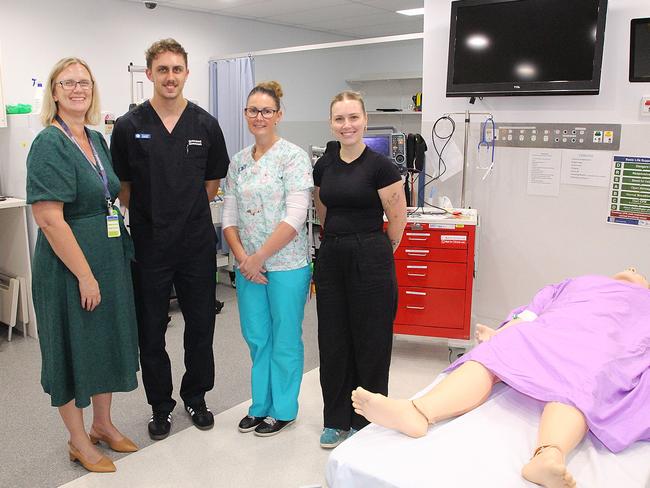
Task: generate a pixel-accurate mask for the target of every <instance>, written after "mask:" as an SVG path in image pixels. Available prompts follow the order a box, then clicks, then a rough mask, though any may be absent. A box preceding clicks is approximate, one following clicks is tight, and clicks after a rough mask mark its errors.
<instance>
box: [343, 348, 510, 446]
mask: <svg viewBox="0 0 650 488" xmlns="http://www.w3.org/2000/svg"><path fill="white" fill-rule="evenodd" d="M498 381H499V379H498V378H497V377H496V376H494V375H493V374H492V373H491V372H490V371H489V370H488V369H487V368H485V367H484V366H483V365H482V364H480V363H477V362H475V361H468V362H466V363H465V364H463V365H462V366H460V367H459V368H458V369H456V370H454V371H453V372H452V373H451V374H450V375H449V376H448V377H447V378H445V379H444V380H442V381H441V382H440V383H438V384H437V385H436V386H434V387H433V389H432V390H431V391H429V392H428V393H426V394H425V395H424V396H422V397H420V398H417V399H416V400H413V402H411V401H410V400H395V399H392V398H387V397H385V396H384V395H380V394H378V393H371V392H369V391H366V390H364V389H363V388H357V389H356V390H354V391H353V392H352V406H353V407H354V410H355V412H357V413H358V414H359V415H363V416H364V417H366V418H367V419H368V420H369V421H370V422H374V423H376V424H379V425H383V426H384V427H388V428H389V429H395V430H398V431H400V432H402V433H404V434H406V435H408V436H411V437H422V436H424V435H425V434H426V433H427V429H428V426H429V424H433V423H436V422H439V421H441V420H445V419H448V418H450V417H456V416H458V415H462V414H464V413H465V412H469V411H470V410H473V409H474V408H476V407H478V406H479V405H481V404H482V403H483V402H485V400H486V399H487V398H488V396H489V395H490V392H491V391H492V385H494V383H496V382H498Z"/></svg>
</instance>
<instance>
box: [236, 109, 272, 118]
mask: <svg viewBox="0 0 650 488" xmlns="http://www.w3.org/2000/svg"><path fill="white" fill-rule="evenodd" d="M276 112H277V110H275V109H273V108H263V109H259V108H257V107H246V108H245V109H244V115H246V117H248V118H249V119H254V118H255V117H257V114H262V118H264V119H270V118H271V117H273V115H275V113H276Z"/></svg>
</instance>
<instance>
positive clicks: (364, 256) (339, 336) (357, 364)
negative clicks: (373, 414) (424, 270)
mask: <svg viewBox="0 0 650 488" xmlns="http://www.w3.org/2000/svg"><path fill="white" fill-rule="evenodd" d="M314 281H315V284H316V308H317V312H318V346H319V351H320V382H321V388H322V390H323V403H324V408H323V418H324V425H325V427H330V428H334V429H342V430H348V429H349V428H350V427H352V428H354V429H360V428H362V427H365V426H366V425H367V424H368V421H367V420H366V419H365V418H364V417H361V416H360V415H357V414H356V413H354V409H353V408H352V402H351V401H350V394H351V392H352V390H353V389H355V388H356V387H357V386H362V387H363V388H366V389H368V390H370V391H373V392H378V393H383V394H384V395H387V394H388V369H389V367H390V358H391V348H392V343H393V320H394V318H395V313H396V310H397V281H396V278H395V265H394V261H393V251H392V246H391V244H390V241H389V239H388V237H387V236H386V234H384V233H383V232H374V233H368V234H352V235H345V236H331V235H330V236H328V235H326V236H325V238H324V239H323V242H322V243H321V247H320V250H319V252H318V258H317V260H316V265H315V270H314Z"/></svg>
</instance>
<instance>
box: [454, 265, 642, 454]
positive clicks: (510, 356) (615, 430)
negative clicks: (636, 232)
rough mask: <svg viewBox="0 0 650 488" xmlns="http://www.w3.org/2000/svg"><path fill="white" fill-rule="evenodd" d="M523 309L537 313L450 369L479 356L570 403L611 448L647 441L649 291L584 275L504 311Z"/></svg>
mask: <svg viewBox="0 0 650 488" xmlns="http://www.w3.org/2000/svg"><path fill="white" fill-rule="evenodd" d="M525 309H528V310H531V311H533V312H535V313H536V314H537V315H538V317H537V319H535V320H534V321H532V322H523V323H520V324H517V325H514V326H512V327H509V328H508V329H506V330H504V331H502V332H500V333H499V334H497V335H496V336H494V337H493V338H492V339H490V340H489V341H488V342H485V343H483V344H480V345H479V346H477V347H475V348H474V349H473V350H472V351H470V352H469V353H467V354H465V355H464V356H462V357H461V358H460V359H458V361H456V362H455V363H453V364H452V365H451V366H450V367H449V368H448V371H451V370H453V369H455V368H457V367H458V366H460V365H461V364H463V363H464V362H466V361H470V360H472V361H477V362H479V363H481V364H483V365H484V366H485V367H486V368H488V369H489V370H490V371H492V372H493V373H494V374H495V375H496V376H498V377H499V378H501V380H503V382H504V383H506V384H508V385H510V386H511V387H512V388H514V389H516V390H517V391H520V392H521V393H524V394H525V395H528V396H530V397H532V398H535V399H537V400H541V401H544V402H549V401H556V402H562V403H566V404H569V405H573V406H575V407H576V408H578V409H579V410H580V411H581V412H582V413H583V414H584V416H585V418H586V420H587V424H588V425H589V429H590V430H591V432H592V433H593V434H594V435H595V436H596V437H597V438H598V439H599V440H600V441H601V442H602V443H603V444H604V445H605V446H606V447H607V448H608V449H609V450H611V451H613V452H619V451H621V450H623V449H625V448H626V447H627V446H629V445H630V444H632V443H634V442H636V441H639V440H650V290H648V289H645V288H643V287H641V286H638V285H633V284H630V283H626V282H623V281H617V280H614V279H612V278H608V277H605V276H582V277H579V278H572V279H568V280H565V281H563V282H561V283H559V284H557V285H550V286H547V287H545V288H543V289H542V290H540V291H539V292H538V293H537V295H535V297H534V298H533V301H532V302H531V303H530V304H528V305H527V306H525V307H520V308H518V309H516V310H513V312H512V313H511V314H510V317H512V315H513V314H515V313H519V312H521V311H523V310H525ZM510 317H509V318H510Z"/></svg>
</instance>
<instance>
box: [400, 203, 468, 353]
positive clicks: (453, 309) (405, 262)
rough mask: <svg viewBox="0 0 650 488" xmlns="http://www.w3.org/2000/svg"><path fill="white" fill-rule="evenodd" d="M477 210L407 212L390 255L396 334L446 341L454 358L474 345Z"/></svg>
mask: <svg viewBox="0 0 650 488" xmlns="http://www.w3.org/2000/svg"><path fill="white" fill-rule="evenodd" d="M477 224H478V215H477V211H476V210H474V209H458V210H453V211H450V212H449V213H446V214H442V215H440V214H434V213H432V212H429V211H427V210H424V211H423V210H416V209H413V208H409V209H408V218H407V224H406V228H405V229H404V235H403V237H402V241H401V243H400V245H399V247H398V248H397V251H396V252H395V270H396V273H397V284H398V289H399V299H398V305H397V315H396V317H395V322H394V329H393V330H394V333H395V334H407V335H415V336H426V337H434V338H439V339H442V340H446V342H447V345H448V346H449V348H450V357H451V355H452V354H454V353H455V354H456V355H458V354H459V353H460V352H462V350H464V349H467V348H468V347H470V346H471V345H472V344H473V335H474V328H473V327H472V324H471V317H472V289H473V284H474V273H475V243H476V228H477Z"/></svg>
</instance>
